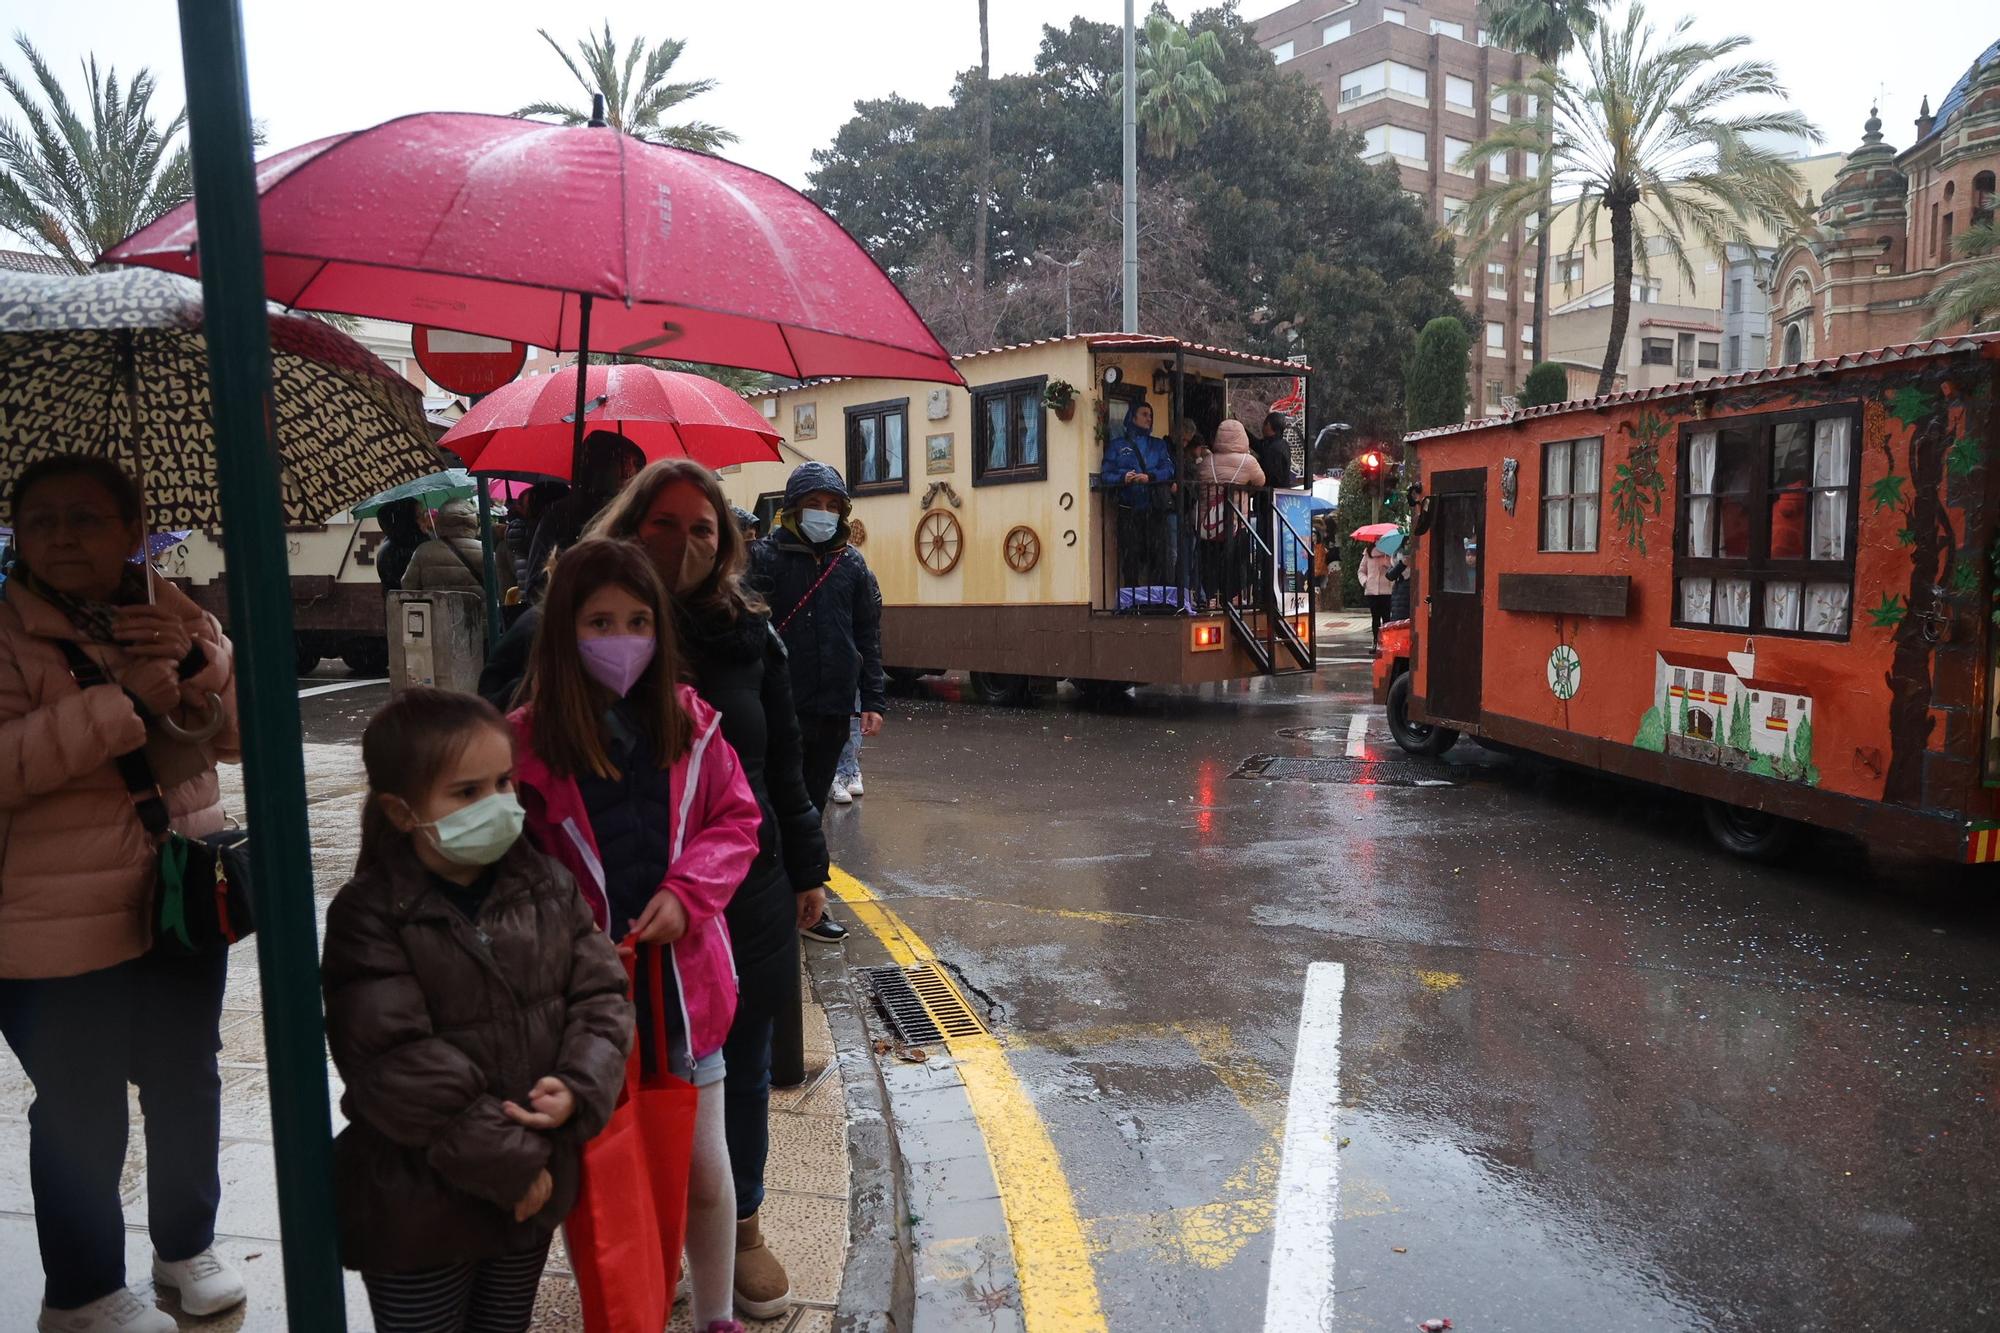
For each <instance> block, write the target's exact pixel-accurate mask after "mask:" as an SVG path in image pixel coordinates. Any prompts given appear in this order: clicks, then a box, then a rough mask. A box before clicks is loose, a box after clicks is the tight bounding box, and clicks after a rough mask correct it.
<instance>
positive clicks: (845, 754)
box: [833, 704, 861, 782]
mask: <svg viewBox="0 0 2000 1333" xmlns="http://www.w3.org/2000/svg"><path fill="white" fill-rule="evenodd" d="M855 707H857V708H859V707H860V705H859V704H856V705H855ZM833 776H834V780H835V781H837V782H852V781H854V780H855V779H856V778H858V777H860V776H861V715H860V714H859V713H856V714H855V715H854V716H853V717H852V718H850V719H849V720H848V723H847V746H846V748H845V749H843V750H841V752H840V763H839V764H838V765H837V766H836V767H835V768H834V770H833Z"/></svg>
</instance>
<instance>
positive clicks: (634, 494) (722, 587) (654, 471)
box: [585, 458, 765, 620]
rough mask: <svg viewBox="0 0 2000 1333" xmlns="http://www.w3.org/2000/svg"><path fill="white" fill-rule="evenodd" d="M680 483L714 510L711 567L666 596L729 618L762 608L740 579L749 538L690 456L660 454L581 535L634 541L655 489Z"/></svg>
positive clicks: (719, 488) (712, 479) (746, 562)
mask: <svg viewBox="0 0 2000 1333" xmlns="http://www.w3.org/2000/svg"><path fill="white" fill-rule="evenodd" d="M681 482H686V483H687V484H688V485H690V486H694V487H696V488H698V489H699V490H700V491H701V493H702V494H703V495H704V496H706V497H707V498H708V503H709V505H710V506H711V507H712V508H713V509H714V510H715V568H713V569H711V570H709V572H708V577H707V578H705V579H703V580H702V581H701V582H700V583H698V584H696V585H695V586H694V587H692V588H690V589H688V590H687V592H686V593H676V592H675V591H674V590H673V589H672V588H668V589H667V595H668V596H669V597H670V598H672V599H673V600H675V601H677V602H680V603H682V604H683V605H685V606H687V607H689V608H690V609H692V610H696V611H706V612H711V613H717V614H721V615H723V616H726V617H728V618H729V619H731V620H734V619H736V618H737V617H738V616H740V615H744V614H745V613H750V612H761V611H763V610H764V609H765V607H764V600H763V598H761V597H759V596H758V595H757V594H756V593H755V592H753V591H751V590H750V589H749V588H748V587H746V586H745V585H744V582H743V575H744V573H745V572H746V571H747V570H748V569H749V567H750V544H749V539H748V538H746V537H744V535H743V530H742V529H741V528H739V527H738V526H737V525H736V520H735V518H734V517H732V516H731V514H730V512H729V501H728V500H727V499H725V498H723V494H722V483H721V482H719V481H717V480H716V477H715V474H714V473H713V472H710V471H709V470H708V469H707V468H705V467H703V466H702V465H701V464H699V463H697V462H695V461H694V460H693V459H692V458H663V459H661V460H660V461H659V462H657V463H648V464H647V465H646V467H645V468H644V470H642V471H641V472H640V473H639V475H638V476H636V477H634V478H632V480H631V481H629V482H627V483H626V485H625V489H624V490H622V491H620V492H619V493H618V496H617V498H616V499H614V500H612V502H611V503H610V504H608V505H606V506H605V507H604V510H603V512H602V513H600V514H599V515H598V516H597V518H596V519H595V520H593V521H592V523H591V525H590V528H589V531H588V532H587V533H586V534H585V535H586V536H591V537H610V538H612V539H614V540H616V541H622V542H636V541H638V540H639V530H640V528H642V527H643V526H644V525H645V522H646V515H648V514H650V513H652V512H653V502H654V501H656V500H658V499H659V498H660V492H661V491H664V490H665V489H667V487H669V486H674V485H678V484H679V483H681Z"/></svg>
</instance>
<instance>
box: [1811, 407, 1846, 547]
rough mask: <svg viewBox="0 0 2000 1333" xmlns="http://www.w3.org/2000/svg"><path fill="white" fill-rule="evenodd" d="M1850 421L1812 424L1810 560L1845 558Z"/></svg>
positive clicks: (1827, 420)
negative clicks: (1812, 488)
mask: <svg viewBox="0 0 2000 1333" xmlns="http://www.w3.org/2000/svg"><path fill="white" fill-rule="evenodd" d="M1852 424H1853V423H1852V422H1851V421H1850V420H1849V419H1848V418H1847V417H1844V416H1841V417H1823V418H1821V419H1820V420H1818V421H1815V422H1814V423H1813V485H1814V486H1815V487H1818V488H1823V489H1816V490H1814V491H1813V501H1812V558H1813V559H1814V560H1844V559H1846V558H1847V485H1848V466H1849V461H1850V457H1851V453H1852V451H1851V450H1850V449H1849V448H1848V432H1849V430H1850V428H1851V426H1852Z"/></svg>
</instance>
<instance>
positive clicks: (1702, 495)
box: [1682, 430, 1716, 620]
mask: <svg viewBox="0 0 2000 1333" xmlns="http://www.w3.org/2000/svg"><path fill="white" fill-rule="evenodd" d="M1715 434H1716V433H1715V432H1714V431H1712V430H1708V431H1703V432H1701V433H1700V434H1699V435H1696V436H1695V437H1694V438H1693V439H1692V440H1689V441H1688V552H1687V553H1688V554H1689V555H1691V556H1693V557H1695V558H1696V559H1704V560H1705V559H1707V558H1709V557H1711V556H1713V555H1714V554H1715V500H1714V498H1713V496H1712V495H1711V494H1710V492H1713V491H1714V490H1715ZM1682 619H1684V620H1692V619H1693V617H1692V616H1686V615H1683V616H1682Z"/></svg>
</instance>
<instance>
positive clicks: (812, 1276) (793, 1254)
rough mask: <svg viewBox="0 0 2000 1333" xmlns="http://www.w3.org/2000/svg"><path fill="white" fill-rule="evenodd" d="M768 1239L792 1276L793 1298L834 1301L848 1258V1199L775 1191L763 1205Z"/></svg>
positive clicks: (761, 1216)
mask: <svg viewBox="0 0 2000 1333" xmlns="http://www.w3.org/2000/svg"><path fill="white" fill-rule="evenodd" d="M757 1216H758V1221H759V1223H760V1225H761V1226H762V1227H763V1231H764V1238H765V1240H766V1242H768V1243H769V1245H770V1247H771V1250H772V1252H773V1253H775V1254H776V1255H777V1256H778V1261H779V1262H780V1263H782V1264H784V1266H785V1271H786V1272H787V1273H788V1274H790V1276H791V1279H792V1297H793V1299H795V1300H801V1301H817V1302H820V1303H822V1304H827V1305H831V1304H832V1303H833V1302H835V1301H837V1300H839V1299H840V1275H841V1272H842V1270H843V1268H844V1267H845V1265H846V1261H847V1200H846V1199H844V1198H841V1199H822V1198H817V1197H815V1196H812V1195H807V1194H785V1193H771V1194H766V1195H765V1196H764V1206H763V1208H761V1209H760V1210H758V1214H757Z"/></svg>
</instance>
